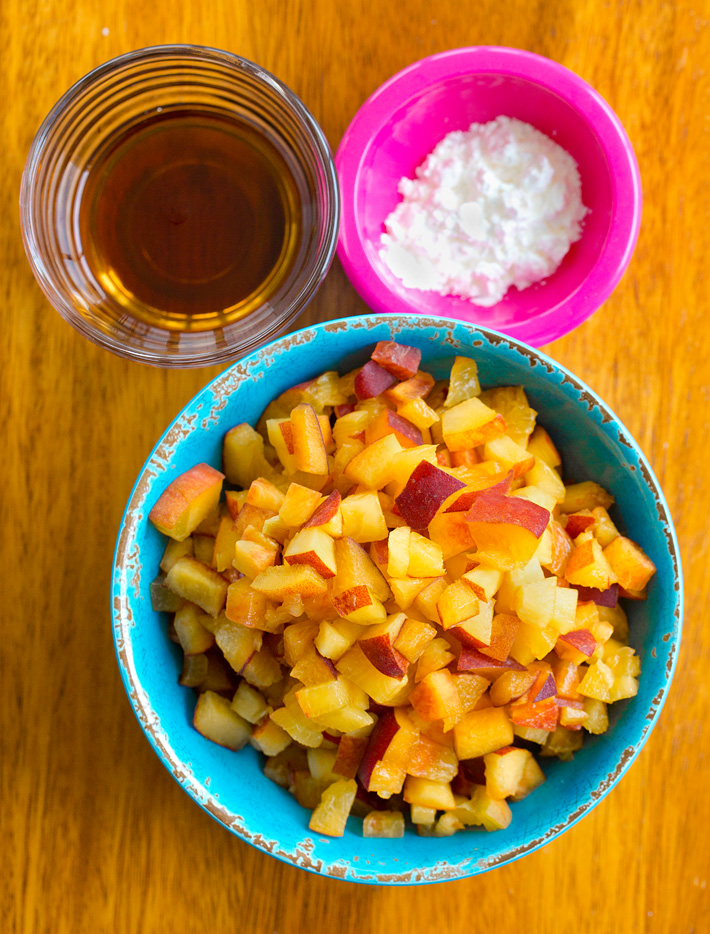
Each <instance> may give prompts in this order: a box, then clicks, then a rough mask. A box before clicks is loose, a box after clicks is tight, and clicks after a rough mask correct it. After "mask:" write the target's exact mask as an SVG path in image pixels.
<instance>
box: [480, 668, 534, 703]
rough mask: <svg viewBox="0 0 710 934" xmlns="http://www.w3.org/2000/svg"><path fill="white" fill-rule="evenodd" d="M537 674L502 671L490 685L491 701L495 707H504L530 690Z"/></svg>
mask: <svg viewBox="0 0 710 934" xmlns="http://www.w3.org/2000/svg"><path fill="white" fill-rule="evenodd" d="M536 678H537V674H536V673H535V672H533V671H528V670H525V671H504V672H503V674H502V675H501V676H500V677H499V678H496V680H495V681H494V682H493V684H492V685H491V701H492V702H493V705H494V706H495V707H504V706H505V705H506V704H509V703H510V702H511V701H514V700H517V699H518V698H519V697H522V696H523V695H524V694H527V692H528V691H529V690H530V688H531V687H532V686H533V684H534V683H535V679H536Z"/></svg>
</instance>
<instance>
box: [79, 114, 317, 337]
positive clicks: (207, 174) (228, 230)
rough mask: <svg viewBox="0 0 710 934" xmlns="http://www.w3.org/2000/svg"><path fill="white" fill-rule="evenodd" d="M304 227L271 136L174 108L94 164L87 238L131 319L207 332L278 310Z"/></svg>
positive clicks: (119, 140)
mask: <svg viewBox="0 0 710 934" xmlns="http://www.w3.org/2000/svg"><path fill="white" fill-rule="evenodd" d="M300 223H301V215H300V202H299V196H298V189H297V187H296V183H295V181H294V179H293V176H292V174H291V172H290V171H289V168H288V166H287V164H286V162H285V161H284V159H283V157H282V156H281V155H280V154H279V152H278V151H277V150H276V148H275V147H274V146H273V145H272V144H271V143H270V142H269V141H268V140H267V139H266V138H265V137H264V136H263V135H262V134H261V133H259V132H257V131H255V130H254V129H253V128H252V127H250V126H249V125H248V124H247V123H245V122H243V121H240V120H238V119H237V118H235V119H229V118H227V117H225V116H223V115H219V114H216V113H211V112H209V111H206V110H205V111H190V110H171V111H169V112H164V113H156V114H154V115H153V116H151V117H149V118H148V119H146V120H144V121H142V122H141V123H139V124H138V125H135V126H132V127H130V128H129V129H127V130H126V131H125V133H123V134H122V135H120V134H119V135H118V136H117V137H116V138H115V139H114V140H113V142H112V144H111V145H110V146H108V147H107V148H106V150H105V151H104V152H103V153H102V154H101V155H100V156H99V157H98V158H97V159H96V161H95V162H94V163H93V164H92V166H91V168H90V169H89V172H88V176H87V179H86V183H85V186H84V189H83V192H82V195H81V201H80V206H79V225H78V231H79V237H80V240H81V247H82V249H83V252H84V256H85V260H86V262H87V263H88V266H89V268H90V270H91V272H92V274H93V276H94V278H95V279H96V280H97V282H98V283H99V285H100V287H101V288H102V289H103V290H104V292H105V293H107V295H109V296H110V297H111V298H113V299H114V300H115V301H117V302H118V303H119V304H120V305H121V307H123V308H124V309H125V311H126V313H128V314H129V315H132V316H134V317H136V318H139V319H141V320H142V321H144V322H145V323H147V324H151V325H154V326H156V327H160V328H167V329H170V330H175V331H202V330H208V329H211V328H216V327H220V326H224V325H226V324H229V323H231V322H232V321H235V320H237V319H239V318H242V317H244V316H245V315H248V314H249V313H250V312H251V311H253V310H254V309H256V308H258V307H260V306H261V305H263V303H264V302H265V301H268V299H269V296H270V295H272V294H273V293H274V291H275V290H276V289H277V287H278V285H279V284H280V283H281V282H282V281H283V279H284V277H285V276H286V275H287V273H288V271H289V267H290V265H291V263H292V261H293V258H294V255H295V253H296V251H297V247H298V240H299V228H300Z"/></svg>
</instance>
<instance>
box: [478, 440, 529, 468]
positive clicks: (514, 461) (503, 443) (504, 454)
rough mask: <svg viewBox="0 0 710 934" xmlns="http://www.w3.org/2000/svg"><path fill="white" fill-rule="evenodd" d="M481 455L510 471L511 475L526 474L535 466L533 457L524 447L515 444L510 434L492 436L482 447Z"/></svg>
mask: <svg viewBox="0 0 710 934" xmlns="http://www.w3.org/2000/svg"><path fill="white" fill-rule="evenodd" d="M483 457H484V459H485V460H487V461H495V462H496V463H497V464H500V465H501V467H502V468H503V469H504V470H506V471H511V472H512V474H513V477H514V478H515V477H521V476H522V475H523V474H527V473H528V472H529V471H530V470H532V469H533V467H534V466H535V458H534V457H533V455H532V454H530V452H529V451H526V450H525V448H524V447H521V446H520V445H519V444H516V443H515V441H513V439H512V438H511V437H510V435H501V436H500V437H499V438H493V440H492V441H489V442H488V443H487V444H486V445H485V446H484V448H483Z"/></svg>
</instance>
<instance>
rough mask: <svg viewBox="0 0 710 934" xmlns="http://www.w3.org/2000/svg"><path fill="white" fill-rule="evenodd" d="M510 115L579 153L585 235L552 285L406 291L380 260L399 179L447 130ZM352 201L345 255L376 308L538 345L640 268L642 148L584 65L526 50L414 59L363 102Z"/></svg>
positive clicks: (351, 132)
mask: <svg viewBox="0 0 710 934" xmlns="http://www.w3.org/2000/svg"><path fill="white" fill-rule="evenodd" d="M500 115H506V116H509V117H517V118H518V119H520V120H523V121H525V122H526V123H530V124H532V125H533V126H534V127H536V128H537V129H539V130H541V131H542V132H543V133H546V134H547V135H548V136H550V137H551V138H552V139H554V140H555V141H556V142H557V143H559V144H560V145H561V146H562V147H563V148H564V149H566V150H567V151H568V152H569V153H570V154H571V155H572V156H573V157H574V159H575V160H576V162H577V165H578V166H579V172H580V176H581V179H582V200H583V202H584V204H585V205H586V206H587V207H588V208H590V209H591V213H590V214H588V215H587V217H586V219H585V221H584V230H583V234H582V238H581V239H580V240H579V241H578V242H577V243H575V244H573V245H572V247H571V249H570V251H569V253H568V254H567V256H566V257H565V259H564V260H563V262H562V265H561V266H560V267H559V269H558V270H557V271H556V272H555V273H554V274H553V275H552V276H550V277H549V278H548V279H547V280H544V281H543V282H540V283H537V284H536V285H533V286H530V287H529V288H527V289H524V290H522V291H518V290H517V289H515V288H511V289H510V290H509V291H508V293H507V294H506V296H505V297H504V298H503V300H502V301H500V302H499V303H498V304H497V305H493V306H492V307H491V308H481V307H479V306H477V305H474V304H472V303H471V302H469V301H467V300H465V299H461V298H457V297H455V296H451V295H447V296H442V295H439V294H438V293H436V292H424V291H419V290H417V289H407V288H405V287H404V286H403V285H402V283H401V282H400V280H399V279H397V277H396V276H395V275H394V274H393V273H392V272H390V270H389V269H388V267H387V266H386V265H385V263H384V262H383V260H382V259H381V258H380V255H379V251H380V238H381V236H382V232H383V230H384V224H383V222H384V220H385V218H386V217H387V215H388V214H389V213H390V212H391V211H392V210H393V208H394V207H395V205H396V204H397V203H398V201H399V200H400V196H399V194H398V193H397V183H398V182H399V180H400V178H401V177H402V176H407V177H409V178H413V177H414V174H415V169H416V167H417V166H418V165H419V164H420V163H421V162H422V161H423V160H424V158H425V157H426V156H427V155H428V153H429V152H431V150H432V149H433V148H434V146H435V145H436V144H437V143H438V142H439V140H440V139H442V137H444V136H445V135H446V134H447V133H449V132H451V131H452V130H465V129H468V127H469V126H470V125H471V123H473V122H477V123H485V122H487V121H489V120H493V119H494V118H495V117H498V116H500ZM335 161H336V166H337V169H338V175H339V178H340V187H341V196H342V223H341V228H340V239H339V243H338V256H339V258H340V261H341V263H342V264H343V268H344V269H345V272H346V274H347V275H348V277H349V278H350V280H351V282H352V283H353V285H354V286H355V288H356V289H357V291H358V293H359V294H360V296H361V297H362V298H363V299H364V300H365V302H367V304H368V305H369V306H370V308H372V309H373V310H374V311H376V312H379V313H384V314H387V313H392V314H404V315H407V314H410V315H411V314H426V315H434V316H444V317H453V318H460V319H463V320H464V321H471V322H475V323H477V324H483V325H485V326H487V327H490V328H494V329H496V330H498V331H503V332H504V333H506V334H509V335H510V336H511V337H514V338H516V339H518V340H523V341H526V342H527V343H530V344H533V345H535V346H540V345H542V344H546V343H548V342H549V341H553V340H555V339H556V338H558V337H562V336H563V335H564V334H567V333H568V332H569V331H571V330H572V329H573V328H575V327H576V326H577V325H579V324H581V323H582V322H583V321H584V320H586V319H587V318H588V317H589V316H590V315H591V314H593V312H595V311H596V310H597V308H599V306H600V305H601V304H602V303H603V302H604V301H606V299H607V298H608V297H609V295H610V294H611V293H612V291H613V290H614V288H615V287H616V285H617V283H618V282H619V280H620V278H621V276H622V275H623V273H624V270H625V269H626V267H627V266H628V264H629V261H630V259H631V254H632V253H633V250H634V247H635V245H636V239H637V237H638V231H639V224H640V221H641V179H640V176H639V170H638V165H637V163H636V157H635V155H634V151H633V148H632V146H631V143H630V141H629V138H628V136H627V135H626V132H625V130H624V128H623V126H622V125H621V122H620V121H619V118H618V117H617V116H616V114H615V113H614V112H613V111H612V109H611V108H610V107H609V105H608V104H607V103H606V101H604V100H603V98H602V97H600V95H599V94H598V93H597V92H596V91H595V90H594V89H593V88H592V87H590V85H588V84H587V83H586V82H585V81H583V80H582V79H581V78H579V77H578V76H577V75H575V74H574V73H573V72H571V71H569V70H568V69H567V68H564V67H563V66H562V65H558V64H557V63H556V62H553V61H551V60H550V59H547V58H543V57H542V56H540V55H535V54H533V53H532V52H525V51H522V50H520V49H508V48H498V47H494V46H475V47H471V48H463V49H453V50H451V51H449V52H442V53H439V54H437V55H432V56H430V57H429V58H425V59H422V60H421V61H419V62H415V63H414V64H413V65H410V66H409V67H408V68H405V69H404V70H403V71H400V72H399V73H398V74H396V75H394V77H392V78H390V79H389V81H386V82H385V84H383V85H382V86H381V87H380V88H379V89H378V90H377V91H375V93H374V94H373V95H372V96H371V97H370V98H369V99H368V100H367V101H366V102H365V103H364V104H363V106H362V107H361V108H360V110H359V111H358V112H357V114H356V115H355V117H354V119H353V121H352V123H351V124H350V126H349V127H348V129H347V131H346V133H345V135H344V136H343V139H342V141H341V143H340V146H339V148H338V152H337V154H336V158H335Z"/></svg>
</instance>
